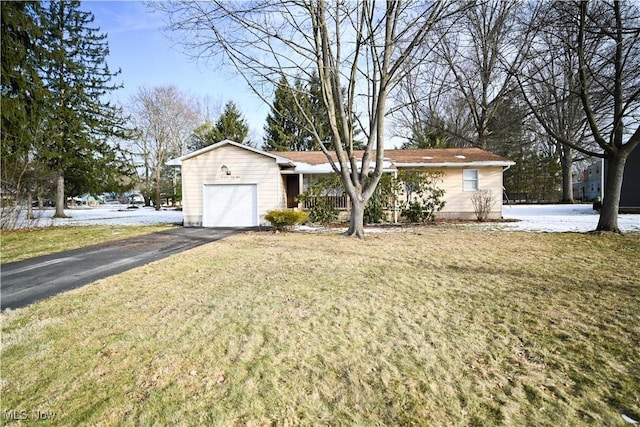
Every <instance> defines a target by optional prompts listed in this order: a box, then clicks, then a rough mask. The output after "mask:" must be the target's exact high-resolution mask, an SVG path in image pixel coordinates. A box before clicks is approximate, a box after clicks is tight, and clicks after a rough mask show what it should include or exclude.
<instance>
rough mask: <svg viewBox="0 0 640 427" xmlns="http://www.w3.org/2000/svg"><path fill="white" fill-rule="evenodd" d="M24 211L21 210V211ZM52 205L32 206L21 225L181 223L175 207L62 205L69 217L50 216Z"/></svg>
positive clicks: (52, 210)
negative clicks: (160, 208) (35, 207)
mask: <svg viewBox="0 0 640 427" xmlns="http://www.w3.org/2000/svg"><path fill="white" fill-rule="evenodd" d="M23 213H24V212H23ZM54 213H55V210H54V209H43V210H38V209H34V210H33V215H34V217H36V219H34V220H32V221H30V222H28V221H26V220H24V219H23V220H21V221H20V227H22V228H24V227H50V226H63V225H114V226H116V225H148V224H182V212H181V211H176V210H175V209H162V210H159V211H156V210H155V209H154V208H152V207H141V208H137V209H136V208H132V209H129V207H128V206H127V205H102V206H89V207H85V206H83V207H78V208H72V209H65V210H64V213H65V215H67V216H69V218H53V214H54Z"/></svg>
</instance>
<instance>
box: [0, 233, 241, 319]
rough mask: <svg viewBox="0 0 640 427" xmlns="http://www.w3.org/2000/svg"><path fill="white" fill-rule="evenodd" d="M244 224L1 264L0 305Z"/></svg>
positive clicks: (75, 284) (77, 283) (35, 297)
mask: <svg viewBox="0 0 640 427" xmlns="http://www.w3.org/2000/svg"><path fill="white" fill-rule="evenodd" d="M247 230H248V229H247V228H185V227H180V228H175V229H172V230H168V231H162V232H159V233H153V234H148V235H145V236H138V237H132V238H129V239H124V240H119V241H116V242H110V243H103V244H99V245H95V246H89V247H85V248H81V249H74V250H71V251H65V252H59V253H56V254H51V255H44V256H41V257H37V258H31V259H26V260H23V261H16V262H12V263H7V264H2V265H1V266H0V270H1V271H0V308H1V309H2V310H5V309H7V308H11V309H15V308H20V307H24V306H27V305H29V304H32V303H34V302H36V301H40V300H42V299H44V298H48V297H50V296H53V295H56V294H59V293H61V292H64V291H67V290H70V289H75V288H79V287H81V286H84V285H86V284H89V283H91V282H95V281H96V280H99V279H103V278H105V277H109V276H113V275H116V274H120V273H123V272H125V271H127V270H130V269H132V268H135V267H139V266H141V265H145V264H148V263H150V262H152V261H156V260H159V259H162V258H166V257H168V256H170V255H173V254H176V253H179V252H182V251H186V250H188V249H192V248H195V247H197V246H200V245H203V244H205V243H210V242H214V241H216V240H220V239H224V238H226V237H229V236H231V235H233V234H237V233H241V232H244V231H247Z"/></svg>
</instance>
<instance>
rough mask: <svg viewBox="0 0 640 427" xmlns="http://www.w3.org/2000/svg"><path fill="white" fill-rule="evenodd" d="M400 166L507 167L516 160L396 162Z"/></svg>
mask: <svg viewBox="0 0 640 427" xmlns="http://www.w3.org/2000/svg"><path fill="white" fill-rule="evenodd" d="M395 165H396V167H398V168H427V167H428V168H466V167H491V166H494V167H505V166H513V165H515V162H511V161H495V160H490V161H479V162H432V163H424V162H414V163H401V162H396V163H395Z"/></svg>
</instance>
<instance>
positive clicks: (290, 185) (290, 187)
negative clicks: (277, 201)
mask: <svg viewBox="0 0 640 427" xmlns="http://www.w3.org/2000/svg"><path fill="white" fill-rule="evenodd" d="M285 177H286V178H285V179H286V185H287V208H289V209H292V208H297V207H298V202H297V201H296V197H298V196H299V195H300V175H285Z"/></svg>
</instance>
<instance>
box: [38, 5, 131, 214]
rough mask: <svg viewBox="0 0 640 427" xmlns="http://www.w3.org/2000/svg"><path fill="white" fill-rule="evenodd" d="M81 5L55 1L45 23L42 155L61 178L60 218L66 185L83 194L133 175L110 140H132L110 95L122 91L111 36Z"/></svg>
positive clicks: (59, 183) (58, 209)
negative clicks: (111, 59)
mask: <svg viewBox="0 0 640 427" xmlns="http://www.w3.org/2000/svg"><path fill="white" fill-rule="evenodd" d="M79 8H80V2H78V1H67V0H63V1H53V2H50V3H49V4H48V11H47V12H48V13H46V20H45V21H44V22H43V24H44V25H43V26H44V28H45V34H44V47H45V49H46V51H47V53H48V54H47V58H46V62H45V64H44V67H43V70H42V71H43V73H42V75H43V78H44V82H45V85H46V87H47V88H48V92H49V97H48V100H47V102H48V105H49V110H50V111H49V120H47V123H46V133H47V146H46V147H45V148H44V150H42V151H41V152H40V153H39V154H40V155H41V156H42V158H43V159H46V161H47V162H48V164H49V166H50V167H51V168H52V169H53V170H54V171H55V172H56V175H57V179H56V181H57V190H56V192H57V197H56V200H57V201H56V216H57V217H63V216H64V210H63V208H64V201H65V197H64V194H65V180H67V183H68V185H70V186H71V187H72V188H73V190H74V191H75V192H77V193H82V192H85V191H97V190H99V189H101V187H103V186H104V184H105V183H106V182H108V181H112V180H111V179H110V177H113V176H114V175H119V174H128V173H130V172H131V171H130V170H127V168H126V166H125V163H124V162H123V159H122V158H120V156H119V155H118V152H119V150H117V149H116V148H115V147H112V146H111V145H110V144H109V142H108V141H109V138H110V137H118V138H127V137H128V135H127V133H126V131H125V128H124V125H125V118H124V117H123V114H122V110H121V109H120V108H118V107H116V106H115V105H113V104H111V103H110V102H108V101H104V100H103V99H104V96H105V95H107V94H108V93H110V92H112V91H114V90H116V89H118V88H120V86H118V85H116V84H112V83H111V80H112V78H114V77H115V76H117V75H118V74H119V71H118V72H111V71H110V70H109V67H108V65H107V63H106V57H107V55H108V53H109V49H108V45H107V41H106V37H107V36H106V34H101V33H99V28H94V27H92V26H91V23H92V22H93V15H92V14H91V13H89V12H82V11H81V10H80V9H79Z"/></svg>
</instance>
